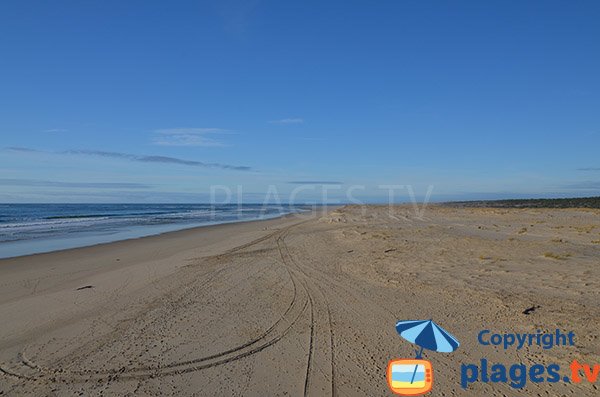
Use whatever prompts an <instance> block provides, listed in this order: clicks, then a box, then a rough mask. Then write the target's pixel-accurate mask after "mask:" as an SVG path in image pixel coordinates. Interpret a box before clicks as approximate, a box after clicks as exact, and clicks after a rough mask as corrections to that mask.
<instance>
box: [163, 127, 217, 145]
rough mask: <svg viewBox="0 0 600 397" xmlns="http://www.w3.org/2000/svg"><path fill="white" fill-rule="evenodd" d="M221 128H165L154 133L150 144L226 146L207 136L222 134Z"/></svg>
mask: <svg viewBox="0 0 600 397" xmlns="http://www.w3.org/2000/svg"><path fill="white" fill-rule="evenodd" d="M225 132H227V130H223V129H221V128H167V129H160V130H155V131H154V134H155V135H154V138H153V139H152V142H153V143H154V144H155V145H160V146H207V147H222V146H226V145H225V144H224V143H223V142H221V141H219V140H216V139H214V138H212V137H208V136H207V135H215V134H223V133H225Z"/></svg>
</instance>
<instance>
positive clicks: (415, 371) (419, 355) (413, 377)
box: [410, 346, 423, 384]
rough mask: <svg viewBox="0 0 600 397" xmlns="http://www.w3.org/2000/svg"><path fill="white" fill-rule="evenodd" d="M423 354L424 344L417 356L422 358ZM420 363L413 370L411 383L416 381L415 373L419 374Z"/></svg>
mask: <svg viewBox="0 0 600 397" xmlns="http://www.w3.org/2000/svg"><path fill="white" fill-rule="evenodd" d="M422 354H423V346H421V350H420V351H419V352H418V353H417V358H418V359H420V358H421V356H422ZM418 367H419V364H416V365H415V370H414V371H413V374H412V378H410V383H411V384H412V383H413V382H414V381H415V375H416V374H417V368H418Z"/></svg>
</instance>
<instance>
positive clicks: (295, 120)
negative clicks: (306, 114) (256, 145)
mask: <svg viewBox="0 0 600 397" xmlns="http://www.w3.org/2000/svg"><path fill="white" fill-rule="evenodd" d="M302 123H304V119H301V118H288V119H281V120H271V121H269V124H302Z"/></svg>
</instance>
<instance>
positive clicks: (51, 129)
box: [44, 128, 69, 132]
mask: <svg viewBox="0 0 600 397" xmlns="http://www.w3.org/2000/svg"><path fill="white" fill-rule="evenodd" d="M67 131H69V130H66V129H64V128H50V129H48V130H44V132H67Z"/></svg>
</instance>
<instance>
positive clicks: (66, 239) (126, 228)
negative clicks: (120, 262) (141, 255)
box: [0, 204, 306, 258]
mask: <svg viewBox="0 0 600 397" xmlns="http://www.w3.org/2000/svg"><path fill="white" fill-rule="evenodd" d="M304 210H306V207H301V206H294V207H292V206H281V205H262V204H244V205H240V206H238V205H237V204H231V205H211V204H0V258H7V257H13V256H20V255H28V254H34V253H41V252H49V251H55V250H60V249H67V248H75V247H83V246H88V245H94V244H99V243H107V242H111V241H118V240H125V239H129V238H137V237H143V236H149V235H154V234H160V233H165V232H169V231H175V230H181V229H186V228H191V227H197V226H206V225H215V224H220V223H230V222H241V221H250V220H257V219H268V218H275V217H278V216H282V215H285V214H289V213H294V212H302V211H304Z"/></svg>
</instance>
